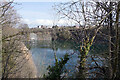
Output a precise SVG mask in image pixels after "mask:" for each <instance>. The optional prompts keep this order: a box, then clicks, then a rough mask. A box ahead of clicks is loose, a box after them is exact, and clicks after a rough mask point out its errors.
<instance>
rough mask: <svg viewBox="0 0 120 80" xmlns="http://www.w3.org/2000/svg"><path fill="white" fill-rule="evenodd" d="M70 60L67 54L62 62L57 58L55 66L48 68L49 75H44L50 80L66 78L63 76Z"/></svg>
mask: <svg viewBox="0 0 120 80" xmlns="http://www.w3.org/2000/svg"><path fill="white" fill-rule="evenodd" d="M68 60H69V55H68V54H65V55H64V58H60V61H58V59H57V58H56V57H55V65H54V66H49V67H48V68H47V70H48V75H47V76H46V75H44V77H45V78H46V79H48V80H53V79H55V80H61V79H63V78H64V77H65V75H63V76H61V75H62V74H63V73H66V70H65V64H66V63H67V61H68Z"/></svg>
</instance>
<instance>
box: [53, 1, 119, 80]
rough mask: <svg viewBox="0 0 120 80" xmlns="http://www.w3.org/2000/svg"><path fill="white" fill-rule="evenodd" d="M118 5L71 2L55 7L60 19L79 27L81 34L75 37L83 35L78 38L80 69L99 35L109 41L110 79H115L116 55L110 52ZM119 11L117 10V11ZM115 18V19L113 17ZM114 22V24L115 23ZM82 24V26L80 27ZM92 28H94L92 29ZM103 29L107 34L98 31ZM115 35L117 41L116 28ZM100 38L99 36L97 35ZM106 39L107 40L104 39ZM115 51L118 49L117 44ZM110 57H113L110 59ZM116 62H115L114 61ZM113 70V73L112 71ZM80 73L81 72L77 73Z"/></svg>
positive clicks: (107, 2)
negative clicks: (68, 20) (65, 19)
mask: <svg viewBox="0 0 120 80" xmlns="http://www.w3.org/2000/svg"><path fill="white" fill-rule="evenodd" d="M118 4H119V3H118V2H109V1H106V2H94V1H88V2H84V1H71V2H67V3H61V4H59V5H56V6H55V7H57V8H56V11H57V12H58V13H59V14H61V15H62V16H61V19H62V18H67V19H70V20H73V21H75V22H76V23H77V24H79V26H80V27H81V28H80V29H81V31H82V33H80V32H78V35H79V36H75V38H76V37H81V34H83V36H82V39H81V38H79V41H81V42H82V45H80V46H81V47H80V53H81V55H82V56H81V57H80V67H79V68H84V65H85V62H86V56H87V55H88V53H89V52H90V50H91V49H90V48H91V46H92V45H93V42H94V40H95V38H96V37H97V35H98V32H99V34H101V35H104V37H102V38H105V39H106V40H107V41H109V55H110V56H109V61H110V62H111V61H113V64H112V65H111V66H112V67H111V70H112V71H111V74H110V77H111V78H113V77H115V76H114V75H113V74H116V69H115V67H116V66H117V64H115V63H116V62H117V60H116V57H117V53H118V50H117V53H116V52H112V51H114V48H113V47H112V46H114V47H115V44H114V40H113V39H114V36H115V34H114V35H113V33H115V32H114V31H115V29H114V25H116V24H117V23H118V20H116V19H118V17H119V16H118V15H119V11H117V13H116V9H118V8H119V7H117V5H118ZM118 10H119V9H118ZM115 16H116V17H115ZM115 22H116V23H115ZM82 24H84V25H82ZM93 26H94V27H93ZM105 27H108V31H109V32H108V34H105V33H102V32H101V30H100V29H103V28H105ZM87 28H88V30H92V29H93V30H92V32H90V31H89V32H87ZM116 34H117V38H116V40H117V41H118V27H117V26H116ZM99 37H100V35H99ZM106 37H107V38H106ZM116 43H118V42H116ZM116 45H117V49H118V44H116ZM115 51H116V50H115ZM112 55H114V56H113V57H112ZM115 60H116V61H115ZM82 66H83V67H82ZM114 69H115V71H114ZM79 72H81V71H79Z"/></svg>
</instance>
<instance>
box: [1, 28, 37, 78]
mask: <svg viewBox="0 0 120 80" xmlns="http://www.w3.org/2000/svg"><path fill="white" fill-rule="evenodd" d="M17 33H18V29H15V28H11V27H3V28H2V36H3V37H2V38H5V37H8V38H7V39H6V40H4V41H3V42H2V49H3V50H2V51H4V52H2V55H3V56H2V60H3V68H2V69H5V72H4V73H5V74H4V76H8V78H35V77H37V69H36V66H35V64H34V61H33V59H32V55H31V53H30V51H29V50H28V49H27V47H26V46H25V45H24V43H22V40H23V37H22V36H21V35H15V36H13V37H9V36H11V35H14V34H17ZM7 60H8V61H9V62H8V63H7V66H6V65H5V64H6V62H7Z"/></svg>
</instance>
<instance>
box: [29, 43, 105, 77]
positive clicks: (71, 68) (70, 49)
mask: <svg viewBox="0 0 120 80" xmlns="http://www.w3.org/2000/svg"><path fill="white" fill-rule="evenodd" d="M100 47H101V45H100V46H99V48H100ZM102 48H104V45H102ZM29 49H30V51H31V53H32V58H33V60H34V63H35V65H36V68H37V71H38V76H39V77H43V74H47V67H48V66H49V65H54V63H55V57H54V54H55V53H56V56H57V58H58V60H60V58H61V57H63V56H64V55H65V54H66V53H68V54H72V55H71V56H70V60H69V61H68V62H67V64H66V65H65V68H66V70H67V75H68V76H74V74H75V73H76V72H77V66H78V60H79V58H78V54H80V53H79V45H76V44H74V43H71V42H69V41H64V42H63V41H62V42H61V41H32V42H29ZM104 49H105V48H104ZM100 50H101V49H100ZM100 54H101V53H100V51H99V53H98V52H97V50H96V53H95V52H94V50H93V51H91V52H90V54H89V55H90V56H91V55H94V57H95V56H96V55H99V58H100V59H101V60H104V59H105V58H104V57H103V56H101V55H100ZM99 58H98V57H97V58H95V60H96V61H97V63H98V65H99V66H103V65H104V66H105V65H106V64H104V62H103V61H102V62H100V60H99ZM92 60H93V59H92V58H91V57H88V58H87V64H89V65H87V66H95V62H93V61H92ZM89 72H90V71H89Z"/></svg>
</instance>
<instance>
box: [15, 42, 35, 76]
mask: <svg viewBox="0 0 120 80" xmlns="http://www.w3.org/2000/svg"><path fill="white" fill-rule="evenodd" d="M19 48H20V51H21V54H22V56H21V57H19V58H18V59H17V61H18V62H20V61H21V62H20V64H18V65H17V66H18V67H19V66H21V68H20V69H19V70H18V71H17V72H16V74H15V75H14V77H16V78H18V77H19V78H36V77H37V69H36V66H35V64H34V62H33V59H32V55H31V53H30V51H29V50H28V49H27V47H26V46H25V45H24V44H23V43H22V42H21V43H20V47H19ZM17 61H16V62H17Z"/></svg>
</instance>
